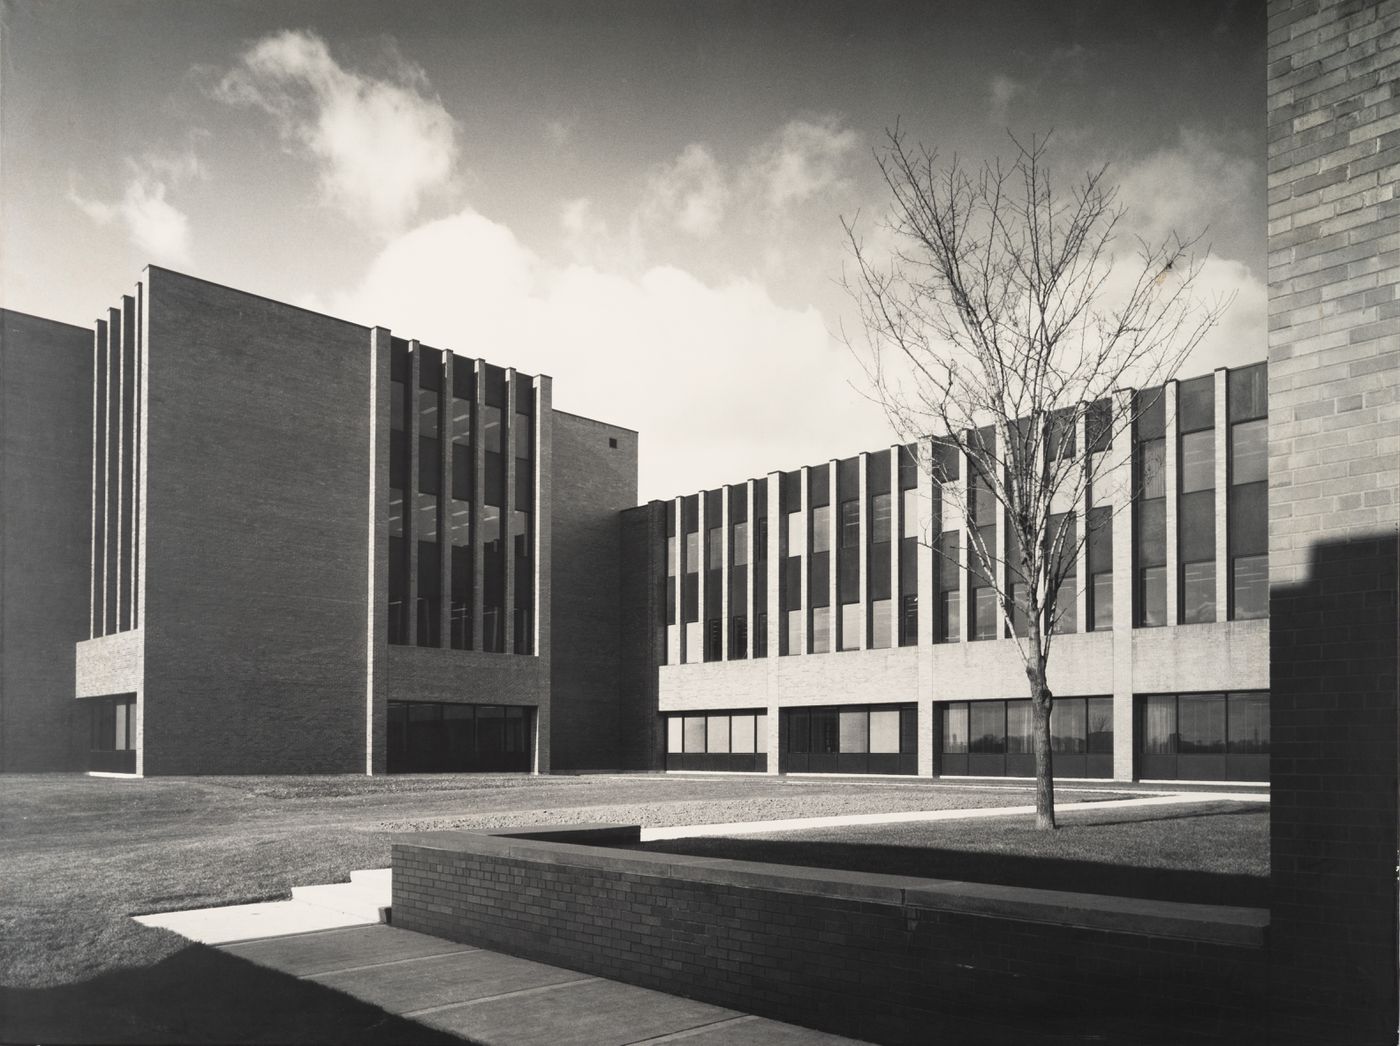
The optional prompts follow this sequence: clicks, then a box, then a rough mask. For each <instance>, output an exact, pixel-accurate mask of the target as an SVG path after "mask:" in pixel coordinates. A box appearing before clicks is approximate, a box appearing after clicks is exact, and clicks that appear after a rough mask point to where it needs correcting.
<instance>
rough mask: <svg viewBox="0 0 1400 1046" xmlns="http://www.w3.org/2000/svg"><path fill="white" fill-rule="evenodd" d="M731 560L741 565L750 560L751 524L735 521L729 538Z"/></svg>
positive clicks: (736, 564) (738, 565)
mask: <svg viewBox="0 0 1400 1046" xmlns="http://www.w3.org/2000/svg"><path fill="white" fill-rule="evenodd" d="M729 549H730V562H732V563H733V564H734V565H735V566H736V567H741V566H743V565H744V564H746V563H747V562H748V561H749V525H748V524H747V523H735V524H734V526H733V527H732V528H731V533H730V538H729Z"/></svg>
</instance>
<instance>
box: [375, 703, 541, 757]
mask: <svg viewBox="0 0 1400 1046" xmlns="http://www.w3.org/2000/svg"><path fill="white" fill-rule="evenodd" d="M534 718H535V710H534V709H533V708H529V707H524V706H518V705H458V704H446V703H443V702H437V701H390V702H389V730H388V751H387V769H388V771H389V773H391V774H402V773H453V772H457V773H473V772H475V773H486V772H493V771H494V772H512V771H513V772H522V773H523V772H528V771H529V770H530V768H531V762H532V760H531V758H530V756H531V751H530V749H531V741H532V739H533V737H534Z"/></svg>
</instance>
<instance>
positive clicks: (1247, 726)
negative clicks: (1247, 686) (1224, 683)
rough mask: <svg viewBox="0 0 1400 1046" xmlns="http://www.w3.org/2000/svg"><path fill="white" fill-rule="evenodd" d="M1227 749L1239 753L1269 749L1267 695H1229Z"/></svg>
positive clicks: (1266, 750)
mask: <svg viewBox="0 0 1400 1046" xmlns="http://www.w3.org/2000/svg"><path fill="white" fill-rule="evenodd" d="M1228 742H1229V750H1230V751H1231V752H1232V753H1238V754H1241V755H1267V754H1268V751H1269V695H1268V694H1230V695H1229V736H1228Z"/></svg>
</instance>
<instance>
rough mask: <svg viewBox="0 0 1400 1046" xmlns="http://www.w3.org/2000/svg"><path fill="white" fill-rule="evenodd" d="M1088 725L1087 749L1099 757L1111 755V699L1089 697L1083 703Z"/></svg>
mask: <svg viewBox="0 0 1400 1046" xmlns="http://www.w3.org/2000/svg"><path fill="white" fill-rule="evenodd" d="M1085 706H1086V712H1087V715H1086V718H1087V719H1088V723H1089V743H1088V746H1087V747H1088V749H1089V751H1090V752H1091V753H1096V754H1100V755H1112V754H1113V698H1111V697H1091V698H1089V699H1088V700H1087V701H1085Z"/></svg>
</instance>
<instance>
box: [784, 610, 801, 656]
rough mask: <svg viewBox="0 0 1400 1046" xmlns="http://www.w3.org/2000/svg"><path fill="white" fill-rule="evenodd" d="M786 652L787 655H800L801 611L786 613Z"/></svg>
mask: <svg viewBox="0 0 1400 1046" xmlns="http://www.w3.org/2000/svg"><path fill="white" fill-rule="evenodd" d="M787 651H788V653H789V654H800V653H802V611H800V610H789V611H788V612H787Z"/></svg>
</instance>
